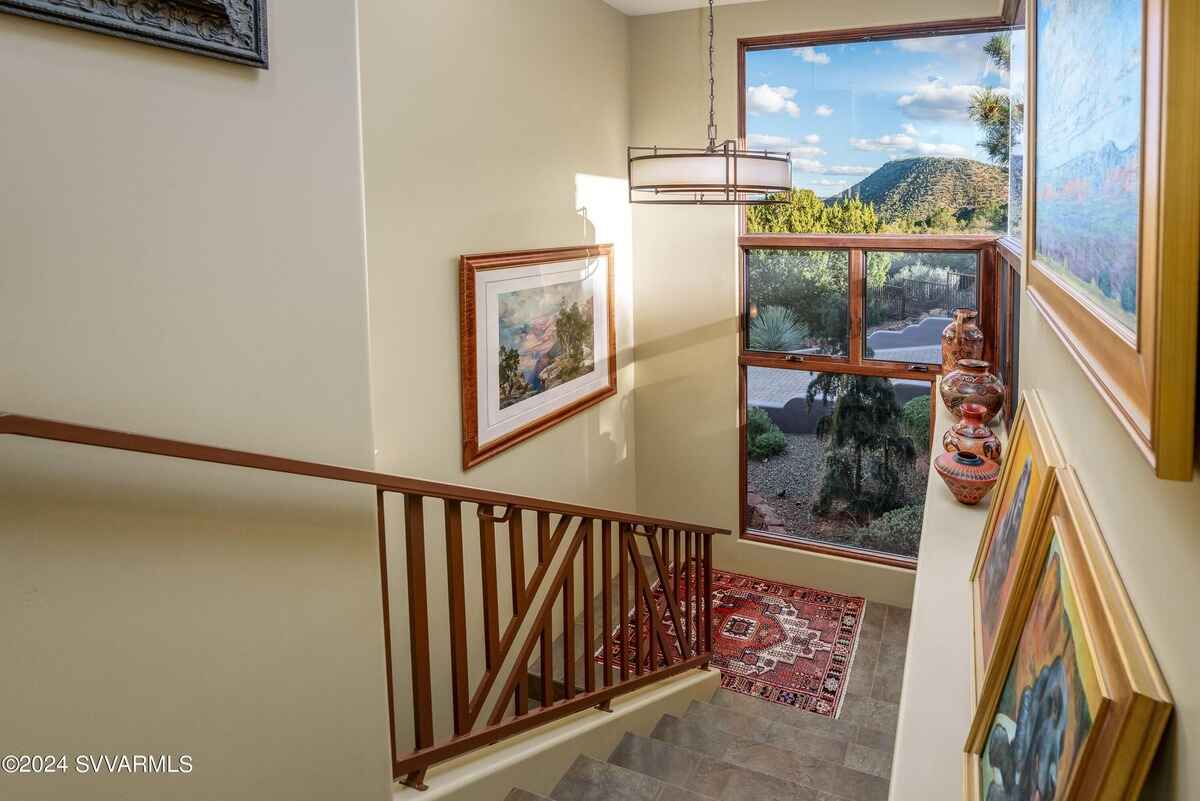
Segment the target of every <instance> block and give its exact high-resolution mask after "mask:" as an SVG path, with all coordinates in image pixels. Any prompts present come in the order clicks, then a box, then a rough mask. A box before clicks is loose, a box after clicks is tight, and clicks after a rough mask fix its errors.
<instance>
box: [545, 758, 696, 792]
mask: <svg viewBox="0 0 1200 801" xmlns="http://www.w3.org/2000/svg"><path fill="white" fill-rule="evenodd" d="M550 798H551V799H553V801H716V799H711V798H706V797H705V796H701V795H697V794H695V793H691V792H688V791H686V790H683V789H682V788H675V787H672V786H671V785H668V784H666V783H665V782H662V781H659V780H658V779H656V778H654V777H653V776H649V775H647V774H645V773H639V772H637V771H634V770H629V769H627V768H624V767H622V766H620V765H615V764H612V763H610V762H601V761H599V760H597V759H592V758H591V757H588V756H579V757H577V758H576V759H575V761H574V762H573V763H572V764H571V767H570V769H569V770H567V772H566V774H565V775H564V776H563V777H562V779H560V780H559V782H558V784H556V785H555V786H554V789H553V790H551V791H550Z"/></svg>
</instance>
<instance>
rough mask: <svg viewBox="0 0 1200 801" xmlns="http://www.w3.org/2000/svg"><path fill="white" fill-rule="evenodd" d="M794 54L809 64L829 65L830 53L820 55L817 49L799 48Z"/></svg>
mask: <svg viewBox="0 0 1200 801" xmlns="http://www.w3.org/2000/svg"><path fill="white" fill-rule="evenodd" d="M792 54H793V55H797V56H799V57H800V58H802V59H804V60H805V61H807V62H808V63H809V64H828V63H829V54H828V53H818V52H817V49H816V48H815V47H797V48H796V49H795V50H793V51H792Z"/></svg>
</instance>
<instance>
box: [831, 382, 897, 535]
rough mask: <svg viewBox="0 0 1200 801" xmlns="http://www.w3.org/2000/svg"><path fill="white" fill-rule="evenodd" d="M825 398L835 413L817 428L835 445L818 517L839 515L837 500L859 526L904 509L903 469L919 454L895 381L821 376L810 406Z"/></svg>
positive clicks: (832, 447) (832, 448)
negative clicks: (896, 391)
mask: <svg viewBox="0 0 1200 801" xmlns="http://www.w3.org/2000/svg"><path fill="white" fill-rule="evenodd" d="M818 396H820V397H821V399H822V400H823V401H825V402H826V403H829V402H830V401H832V402H833V411H832V412H831V413H830V414H829V415H826V416H825V417H823V418H821V421H820V422H819V423H818V424H817V435H818V436H820V437H822V438H827V439H828V440H829V444H830V448H829V450H828V452H827V453H826V456H825V475H824V476H823V477H822V482H821V491H820V495H819V496H818V497H817V501H816V502H815V503H814V504H813V512H814V513H815V514H818V515H821V516H825V517H827V516H829V515H830V514H832V513H833V511H834V509H833V505H834V502H835V501H840V502H842V503H843V504H844V511H845V513H846V514H848V515H849V516H850V517H851V518H853V519H854V520H855V522H857V523H858V524H860V525H862V524H865V523H867V522H869V521H870V520H871V518H873V517H875V516H877V515H880V514H883V513H884V512H889V511H891V510H893V509H898V508H899V507H901V506H903V505H904V488H903V487H902V486H901V483H900V478H901V474H900V468H901V467H904V466H907V465H909V464H911V463H912V462H913V460H914V459H916V455H917V451H916V447H915V446H914V445H913V441H912V439H911V438H910V437H909V436H908V434H907V433H906V432H905V429H904V419H903V415H902V413H901V410H900V408H899V407H898V406H897V404H896V393H895V391H894V390H893V389H892V385H891V382H889V381H888V380H887V379H884V378H877V377H874V376H861V375H845V374H838V373H821V374H820V375H818V376H817V377H816V378H814V379H813V381H812V383H811V384H809V386H808V405H809V408H812V405H813V403H814V401H815V400H816V399H817V397H818Z"/></svg>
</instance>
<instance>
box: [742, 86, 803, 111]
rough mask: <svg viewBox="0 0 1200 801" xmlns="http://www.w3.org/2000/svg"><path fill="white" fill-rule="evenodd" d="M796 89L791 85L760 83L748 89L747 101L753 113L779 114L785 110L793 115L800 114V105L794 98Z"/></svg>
mask: <svg viewBox="0 0 1200 801" xmlns="http://www.w3.org/2000/svg"><path fill="white" fill-rule="evenodd" d="M795 96H796V90H795V89H793V88H791V87H790V86H770V85H768V84H765V83H764V84H760V85H758V86H751V87H750V88H748V89H747V90H746V101H747V103H748V104H749V109H750V113H751V114H778V113H779V112H781V111H782V112H785V113H787V114H788V115H790V116H792V117H799V116H800V107H799V106H798V105H796V101H795V100H793V99H792V98H793V97H795Z"/></svg>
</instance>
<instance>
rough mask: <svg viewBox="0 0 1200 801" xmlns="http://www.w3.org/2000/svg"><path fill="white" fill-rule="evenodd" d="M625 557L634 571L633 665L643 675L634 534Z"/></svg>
mask: <svg viewBox="0 0 1200 801" xmlns="http://www.w3.org/2000/svg"><path fill="white" fill-rule="evenodd" d="M626 546H627V547H626V550H625V558H627V559H628V560H629V569H630V571H631V572H632V573H633V659H634V662H633V665H634V668H635V669H636V672H637V675H639V676H640V675H642V673H643V672H644V671H643V669H642V668H643V666H642V593H641V586H642V585H641V584H640V583H639V582H638V572H637V566H636V565H635V563H634V559H635V558H636V554H637V540H635V539H634V536H633V534H632V533H631V534H630V535H629V538H628V539H627V540H626Z"/></svg>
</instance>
